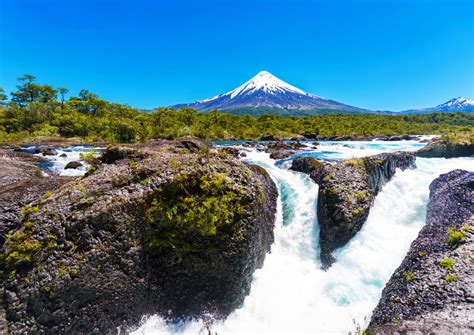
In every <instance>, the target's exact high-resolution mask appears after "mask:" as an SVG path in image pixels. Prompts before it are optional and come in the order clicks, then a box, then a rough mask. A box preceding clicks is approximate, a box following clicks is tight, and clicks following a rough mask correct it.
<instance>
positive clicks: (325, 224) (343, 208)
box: [292, 152, 415, 268]
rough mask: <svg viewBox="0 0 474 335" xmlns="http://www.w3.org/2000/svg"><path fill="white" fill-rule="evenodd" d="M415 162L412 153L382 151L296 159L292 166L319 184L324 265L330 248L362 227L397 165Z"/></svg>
mask: <svg viewBox="0 0 474 335" xmlns="http://www.w3.org/2000/svg"><path fill="white" fill-rule="evenodd" d="M414 166H415V156H414V155H413V154H412V153H407V152H395V153H382V154H379V155H374V156H369V157H364V158H358V159H351V160H346V161H343V162H339V163H336V164H324V163H321V162H318V161H316V160H315V159H313V158H310V157H305V158H301V159H295V161H294V162H293V165H292V169H293V170H296V171H302V172H305V173H309V174H310V176H311V178H312V179H313V180H314V181H315V182H316V183H318V184H319V192H318V205H317V213H318V221H319V226H320V236H319V243H320V248H321V261H322V263H323V267H324V268H327V267H329V266H330V265H331V264H332V263H333V262H334V261H335V259H334V257H333V256H332V255H331V253H332V251H333V250H334V249H336V248H339V247H341V246H343V245H344V244H346V243H347V242H348V241H349V240H350V239H351V238H352V237H353V236H354V235H355V234H356V233H357V232H358V231H359V230H360V229H361V228H362V225H363V224H364V223H365V221H366V220H367V217H368V216H369V211H370V206H371V205H372V203H373V201H374V199H375V196H376V195H377V193H378V192H379V191H380V190H381V188H382V186H383V185H384V184H385V183H386V182H387V181H388V180H390V179H391V178H392V176H393V175H394V174H395V171H396V169H397V168H399V169H402V170H404V169H406V168H409V167H414Z"/></svg>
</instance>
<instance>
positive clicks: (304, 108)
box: [172, 71, 474, 116]
mask: <svg viewBox="0 0 474 335" xmlns="http://www.w3.org/2000/svg"><path fill="white" fill-rule="evenodd" d="M172 107H174V108H181V107H191V108H194V109H196V110H198V111H201V112H209V111H212V110H220V111H223V112H228V113H232V114H241V115H244V114H250V115H261V114H278V115H284V116H290V115H293V116H305V115H317V114H328V113H347V114H354V113H357V114H358V113H376V114H424V113H432V112H474V100H471V99H465V98H462V97H458V98H454V99H451V100H449V101H447V102H445V103H443V104H440V105H437V106H435V107H429V108H421V109H410V110H406V111H401V112H391V111H372V110H368V109H364V108H359V107H355V106H351V105H347V104H344V103H341V102H337V101H334V100H330V99H325V98H322V97H320V96H317V95H314V94H311V93H308V92H305V91H303V90H301V89H299V88H297V87H295V86H293V85H290V84H288V83H286V82H284V81H283V80H281V79H279V78H277V77H276V76H274V75H272V74H271V73H270V72H268V71H260V72H259V73H257V75H255V76H254V77H253V78H251V79H250V80H248V81H247V82H245V83H244V84H242V85H240V86H239V87H237V88H235V89H233V90H231V91H229V92H227V93H222V94H219V95H216V96H214V97H211V98H207V99H203V100H198V101H195V102H191V103H184V104H178V105H175V106H172Z"/></svg>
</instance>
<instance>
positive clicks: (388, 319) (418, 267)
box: [367, 170, 474, 334]
mask: <svg viewBox="0 0 474 335" xmlns="http://www.w3.org/2000/svg"><path fill="white" fill-rule="evenodd" d="M473 208H474V173H472V172H467V171H463V170H454V171H451V172H450V173H447V174H444V175H441V176H440V177H439V178H437V179H435V180H434V181H433V182H432V183H431V185H430V200H429V203H428V208H427V215H426V225H425V226H424V227H423V229H422V230H421V232H420V233H419V235H418V237H417V238H416V239H415V241H413V243H412V244H411V246H410V250H409V251H408V254H407V255H406V257H405V259H404V260H403V262H402V264H401V265H400V267H399V268H398V269H397V270H396V271H395V272H394V274H393V275H392V277H391V278H390V280H389V281H388V283H387V285H386V286H385V288H384V290H383V292H382V297H381V299H380V301H379V303H378V305H377V307H376V308H375V310H374V312H373V313H372V320H371V322H370V325H369V329H368V331H367V333H369V334H381V333H384V334H395V333H406V332H408V333H410V332H412V333H417V334H420V333H433V334H470V333H472V329H473V327H474V323H473V319H472V315H473V302H474V296H473V288H474V271H473V254H474V228H473V227H474V220H473V216H472V215H473ZM408 273H409V274H411V280H406V274H408Z"/></svg>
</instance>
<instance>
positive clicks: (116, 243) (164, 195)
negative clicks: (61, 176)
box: [1, 139, 277, 333]
mask: <svg viewBox="0 0 474 335" xmlns="http://www.w3.org/2000/svg"><path fill="white" fill-rule="evenodd" d="M176 148H178V149H176ZM276 197H277V189H276V186H275V185H274V183H273V181H272V180H271V178H270V176H269V175H268V174H267V172H266V171H265V170H264V169H262V168H260V167H258V166H248V165H245V164H244V163H242V162H240V161H239V160H238V159H236V158H234V157H232V156H231V155H225V154H222V153H219V152H217V153H213V152H209V151H206V150H205V146H204V145H202V144H201V143H196V142H195V141H194V140H189V139H188V140H186V141H185V142H184V143H183V142H182V141H176V142H171V141H153V142H150V143H148V144H147V145H141V146H137V148H131V147H121V148H118V147H110V148H108V149H107V150H105V151H104V153H103V155H102V156H101V157H100V158H99V159H98V160H97V162H96V164H95V165H94V166H93V167H92V169H91V170H90V171H89V172H88V173H87V174H86V176H85V177H83V178H78V179H75V180H73V181H71V182H70V183H68V184H67V185H64V186H63V187H61V188H60V189H58V190H57V191H55V192H54V193H53V194H50V195H48V197H47V198H42V199H40V200H37V201H34V202H33V203H31V204H28V205H26V206H25V207H23V208H22V210H21V213H22V215H21V227H20V228H18V229H16V230H15V231H13V232H11V233H10V235H9V236H8V238H7V239H6V242H5V248H4V252H3V253H2V255H1V267H2V273H3V278H2V280H3V282H4V285H3V290H4V292H3V307H4V310H5V311H6V322H7V324H8V329H9V332H11V333H23V332H34V333H41V332H45V333H93V332H96V333H113V332H115V331H116V329H117V327H122V328H126V327H130V326H136V325H137V324H138V322H139V321H140V319H141V318H142V316H144V315H151V314H155V313H159V314H161V315H163V316H165V317H170V318H175V317H191V316H202V315H203V314H205V313H210V314H211V315H213V316H214V317H216V318H220V317H225V316H226V315H228V314H229V313H230V312H231V311H232V310H234V309H235V308H237V307H238V306H239V305H240V304H241V303H242V302H243V299H244V297H245V296H246V295H247V294H248V292H249V290H250V283H251V279H252V274H253V272H254V270H255V269H256V268H258V267H260V266H261V265H262V264H263V260H264V256H265V254H266V253H267V252H268V251H269V250H270V246H271V244H272V242H273V228H274V219H275V211H276Z"/></svg>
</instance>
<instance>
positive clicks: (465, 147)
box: [416, 135, 474, 158]
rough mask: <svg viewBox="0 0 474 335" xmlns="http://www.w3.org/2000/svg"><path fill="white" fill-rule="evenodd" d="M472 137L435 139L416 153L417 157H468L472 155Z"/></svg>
mask: <svg viewBox="0 0 474 335" xmlns="http://www.w3.org/2000/svg"><path fill="white" fill-rule="evenodd" d="M472 136H474V135H471V136H470V137H469V136H466V137H462V138H455V139H450V138H435V139H434V140H432V141H431V142H429V143H428V144H427V145H426V146H425V147H423V148H421V149H419V150H418V151H417V152H416V155H417V156H418V157H426V158H434V157H444V158H453V157H468V156H472V155H474V138H473V137H472Z"/></svg>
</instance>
